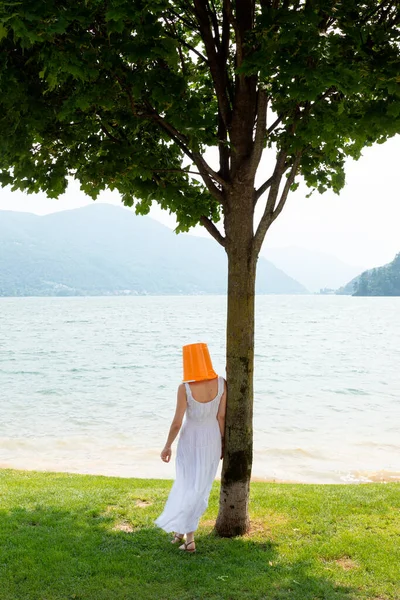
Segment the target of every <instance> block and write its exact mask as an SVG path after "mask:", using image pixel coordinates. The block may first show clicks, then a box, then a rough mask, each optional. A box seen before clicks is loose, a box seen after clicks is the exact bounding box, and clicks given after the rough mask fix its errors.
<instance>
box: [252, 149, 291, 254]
mask: <svg viewBox="0 0 400 600" xmlns="http://www.w3.org/2000/svg"><path fill="white" fill-rule="evenodd" d="M286 156H287V153H286V152H285V151H284V150H280V151H279V153H278V156H277V159H276V164H275V169H274V172H273V174H272V177H271V178H270V179H272V181H271V183H270V185H269V188H270V190H269V194H268V199H267V203H266V206H265V210H264V214H263V216H262V217H261V220H260V222H259V224H258V227H257V231H256V233H255V235H254V241H253V248H254V252H255V256H258V254H259V252H260V250H261V246H262V243H263V241H264V238H265V234H266V233H267V231H268V228H269V226H270V225H271V223H272V215H273V212H274V208H275V202H276V198H277V196H278V192H279V186H280V183H281V180H282V176H283V173H284V172H285V161H286Z"/></svg>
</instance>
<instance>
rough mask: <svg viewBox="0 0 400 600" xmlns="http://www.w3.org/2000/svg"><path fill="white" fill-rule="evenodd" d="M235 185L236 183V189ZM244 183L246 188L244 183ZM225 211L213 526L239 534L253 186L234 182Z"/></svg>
mask: <svg viewBox="0 0 400 600" xmlns="http://www.w3.org/2000/svg"><path fill="white" fill-rule="evenodd" d="M240 188H241V189H240ZM245 188H247V189H245ZM234 195H235V198H233V199H231V201H230V203H229V204H230V207H231V208H230V209H229V210H228V211H227V212H226V213H225V231H226V243H225V249H226V252H227V255H228V311H227V312H228V315H227V356H226V372H227V382H228V401H227V412H226V423H225V456H224V462H223V467H222V478H221V493H220V509H219V514H218V518H217V522H216V526H215V528H216V531H217V533H218V534H219V535H220V536H223V537H233V536H237V535H243V534H244V533H246V531H248V529H249V525H250V523H249V516H248V501H249V488H250V477H251V467H252V459H253V369H254V325H255V323H254V296H255V278H256V257H255V255H254V251H253V209H252V206H253V203H254V200H253V186H252V185H249V184H248V185H247V186H243V185H241V186H239V188H238V189H236V190H235V192H234Z"/></svg>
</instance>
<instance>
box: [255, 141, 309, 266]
mask: <svg viewBox="0 0 400 600" xmlns="http://www.w3.org/2000/svg"><path fill="white" fill-rule="evenodd" d="M300 160H301V152H297V153H296V155H295V157H294V159H293V163H292V168H291V170H290V173H289V176H288V178H287V180H286V183H285V185H284V188H283V190H282V194H281V197H280V198H279V202H278V204H277V206H276V208H275V204H276V198H277V196H278V192H279V184H280V182H281V180H282V176H283V172H282V173H281V174H280V177H279V178H277V180H278V179H279V183H278V181H277V182H276V183H277V189H276V193H274V194H272V195H271V201H270V198H268V201H267V206H266V207H265V212H264V214H263V216H262V218H261V221H260V223H259V225H258V228H257V231H256V234H255V236H254V250H255V252H256V256H258V254H259V252H260V250H261V246H262V243H263V241H264V238H265V234H266V233H267V231H268V229H269V227H270V226H271V225H272V223H273V222H274V221H275V219H277V218H278V217H279V215H280V214H281V212H282V210H283V207H284V206H285V203H286V200H287V197H288V194H289V190H290V187H291V186H292V185H293V183H294V179H295V177H296V173H297V170H298V168H299V165H300ZM278 162H279V163H281V157H278V160H277V165H278ZM284 168H285V167H284ZM274 187H275V186H274ZM271 191H272V190H271ZM274 192H275V190H274ZM272 197H273V205H272Z"/></svg>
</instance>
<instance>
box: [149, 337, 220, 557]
mask: <svg viewBox="0 0 400 600" xmlns="http://www.w3.org/2000/svg"><path fill="white" fill-rule="evenodd" d="M225 410H226V384H225V380H224V379H223V378H222V377H218V375H217V374H216V373H215V371H214V369H213V367H212V364H211V359H210V354H209V352H208V348H207V344H189V345H188V346H184V347H183V383H182V384H181V385H180V386H179V388H178V398H177V404H176V411H175V416H174V418H173V421H172V424H171V428H170V430H169V434H168V439H167V442H166V444H165V446H164V448H163V450H162V452H161V459H162V460H163V461H164V462H167V463H168V462H169V461H170V460H171V453H172V451H171V446H172V443H173V441H174V440H175V438H176V436H177V435H178V433H179V431H180V429H181V426H182V421H183V417H184V415H185V414H186V417H185V421H184V423H183V427H182V431H181V434H180V437H179V442H178V448H177V453H176V480H175V482H174V485H173V486H172V489H171V492H170V495H169V497H168V500H167V503H166V505H165V508H164V511H163V513H162V514H161V515H160V516H159V517H158V519H157V520H156V521H155V523H156V525H158V526H159V527H161V528H162V529H164V531H167V532H168V533H169V532H175V534H174V537H173V540H172V543H173V544H175V543H177V542H181V541H183V544H182V545H181V546H179V548H180V550H184V551H186V552H195V551H196V545H195V541H194V534H195V531H196V529H197V527H198V523H199V519H200V517H201V515H202V514H203V513H204V511H205V510H206V508H207V505H208V497H209V495H210V491H211V487H212V484H213V481H214V478H215V474H216V472H217V468H218V463H219V460H220V459H221V458H222V457H223V445H224V430H225ZM185 535H186V541H184V536H185Z"/></svg>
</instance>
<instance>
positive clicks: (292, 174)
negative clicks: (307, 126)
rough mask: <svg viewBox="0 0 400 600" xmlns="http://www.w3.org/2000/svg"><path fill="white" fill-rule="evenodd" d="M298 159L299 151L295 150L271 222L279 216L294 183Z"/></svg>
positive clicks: (298, 163) (299, 158)
mask: <svg viewBox="0 0 400 600" xmlns="http://www.w3.org/2000/svg"><path fill="white" fill-rule="evenodd" d="M300 160H301V152H297V153H296V156H295V158H294V160H293V165H292V168H291V170H290V173H289V177H288V178H287V180H286V183H285V186H284V188H283V191H282V194H281V197H280V199H279V202H278V206H277V207H276V208H275V210H274V212H273V215H272V223H273V222H274V221H275V219H277V218H278V217H279V215H280V214H281V212H282V210H283V207H284V206H285V203H286V199H287V197H288V194H289V190H290V186H292V185H293V183H294V179H295V177H296V173H297V169H298V168H299V165H300Z"/></svg>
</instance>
